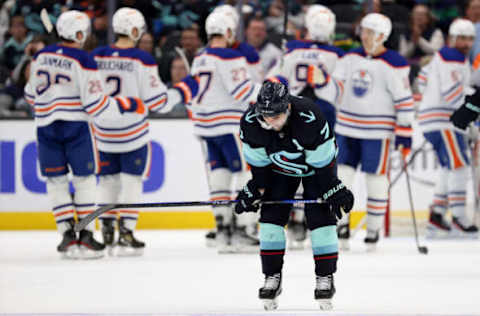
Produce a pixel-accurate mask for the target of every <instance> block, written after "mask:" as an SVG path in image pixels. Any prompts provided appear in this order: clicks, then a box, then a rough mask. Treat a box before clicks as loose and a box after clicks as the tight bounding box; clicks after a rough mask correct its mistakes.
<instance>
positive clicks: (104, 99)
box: [87, 96, 108, 115]
mask: <svg viewBox="0 0 480 316" xmlns="http://www.w3.org/2000/svg"><path fill="white" fill-rule="evenodd" d="M107 100H108V98H107V96H103V99H102V101H101V102H100V104H98V106H96V107H95V108H93V109H92V110H90V111H87V113H88V114H90V115H95V113H96V112H98V111H99V110H100V109H102V108H103V107H104V106H105V105H107Z"/></svg>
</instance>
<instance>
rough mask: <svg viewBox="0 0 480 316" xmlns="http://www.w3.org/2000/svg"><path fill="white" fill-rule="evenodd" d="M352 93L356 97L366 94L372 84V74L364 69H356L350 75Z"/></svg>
mask: <svg viewBox="0 0 480 316" xmlns="http://www.w3.org/2000/svg"><path fill="white" fill-rule="evenodd" d="M352 81H353V83H352V86H353V93H355V95H356V96H357V97H363V96H365V95H366V94H367V92H368V90H369V89H370V86H371V85H372V81H373V80H372V76H371V75H370V74H369V73H368V71H366V70H357V71H355V72H354V73H353V75H352Z"/></svg>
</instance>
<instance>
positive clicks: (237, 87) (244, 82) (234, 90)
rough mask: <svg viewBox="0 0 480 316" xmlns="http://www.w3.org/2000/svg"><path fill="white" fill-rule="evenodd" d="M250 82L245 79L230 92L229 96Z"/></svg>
mask: <svg viewBox="0 0 480 316" xmlns="http://www.w3.org/2000/svg"><path fill="white" fill-rule="evenodd" d="M249 81H250V79H247V80H245V81H243V82H242V83H240V84H239V85H237V86H236V87H235V89H233V91H232V92H230V94H231V95H235V93H236V92H237V91H238V89H240V88H241V87H242V86H243V85H244V84H246V83H248V82H249Z"/></svg>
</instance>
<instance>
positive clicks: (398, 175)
mask: <svg viewBox="0 0 480 316" xmlns="http://www.w3.org/2000/svg"><path fill="white" fill-rule="evenodd" d="M426 144H427V140H426V139H425V140H424V141H423V143H422V144H421V145H420V147H418V148H417V149H416V150H415V151H414V152H413V153H412V155H411V156H410V160H408V162H406V168H408V167H409V166H410V165H411V164H412V162H413V161H414V160H415V157H417V155H418V154H419V153H420V152H422V151H423V149H424V148H425V145H426ZM404 163H405V162H404ZM406 168H402V170H400V172H399V173H398V174H397V175H396V176H395V178H393V180H392V181H390V189H391V188H392V187H393V186H394V185H395V183H397V181H398V180H399V179H400V176H401V175H402V173H404V172H405V170H406Z"/></svg>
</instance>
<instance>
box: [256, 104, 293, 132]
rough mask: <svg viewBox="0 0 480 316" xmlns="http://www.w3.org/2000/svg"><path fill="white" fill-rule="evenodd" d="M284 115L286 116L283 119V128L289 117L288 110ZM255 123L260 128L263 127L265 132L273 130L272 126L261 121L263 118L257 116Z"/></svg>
mask: <svg viewBox="0 0 480 316" xmlns="http://www.w3.org/2000/svg"><path fill="white" fill-rule="evenodd" d="M284 113H285V114H286V117H285V123H283V126H285V124H287V121H288V118H289V117H290V110H289V109H287V110H286V111H285V112H284ZM257 121H258V123H260V126H261V127H263V128H264V129H266V130H271V129H273V126H272V125H270V124H268V123H267V122H265V121H264V120H263V118H262V117H261V115H259V116H257ZM283 126H282V128H283Z"/></svg>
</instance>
